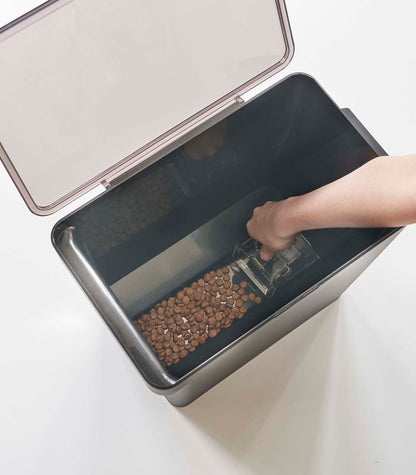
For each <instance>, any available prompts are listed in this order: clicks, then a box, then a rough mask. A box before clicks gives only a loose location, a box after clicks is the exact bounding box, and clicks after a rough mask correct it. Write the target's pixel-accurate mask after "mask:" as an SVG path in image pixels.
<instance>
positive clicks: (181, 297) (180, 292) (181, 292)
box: [176, 290, 185, 300]
mask: <svg viewBox="0 0 416 475" xmlns="http://www.w3.org/2000/svg"><path fill="white" fill-rule="evenodd" d="M176 296H177V297H178V299H179V300H182V299H183V298H184V296H185V293H184V292H183V290H180V291H179V292H178V293H177V294H176Z"/></svg>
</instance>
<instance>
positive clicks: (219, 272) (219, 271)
mask: <svg viewBox="0 0 416 475" xmlns="http://www.w3.org/2000/svg"><path fill="white" fill-rule="evenodd" d="M216 274H217V276H218V277H221V276H222V275H223V271H222V269H218V270H217V272H216Z"/></svg>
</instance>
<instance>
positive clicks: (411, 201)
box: [285, 155, 416, 233]
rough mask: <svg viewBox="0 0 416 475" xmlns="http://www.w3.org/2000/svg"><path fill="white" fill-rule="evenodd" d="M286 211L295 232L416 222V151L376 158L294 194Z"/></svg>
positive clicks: (290, 225) (391, 225)
mask: <svg viewBox="0 0 416 475" xmlns="http://www.w3.org/2000/svg"><path fill="white" fill-rule="evenodd" d="M285 214H286V216H287V222H288V226H289V228H290V232H292V231H293V232H294V233H297V232H300V231H303V230H307V229H318V228H329V227H380V226H383V227H384V226H386V227H394V226H401V225H406V224H410V223H413V222H416V155H408V156H403V157H378V158H375V159H374V160H371V161H370V162H368V163H367V164H365V165H363V166H362V167H360V168H359V169H357V170H355V171H354V172H352V173H350V174H348V175H346V176H345V177H343V178H341V179H339V180H337V181H335V182H333V183H330V184H328V185H326V186H323V187H322V188H319V189H317V190H315V191H312V192H311V193H307V194H305V195H302V196H298V197H294V198H290V199H289V200H287V202H286V209H285Z"/></svg>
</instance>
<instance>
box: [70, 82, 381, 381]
mask: <svg viewBox="0 0 416 475" xmlns="http://www.w3.org/2000/svg"><path fill="white" fill-rule="evenodd" d="M375 156H376V153H375V152H374V151H373V150H372V149H371V147H370V146H369V145H368V144H367V143H366V142H365V140H364V139H363V138H362V137H361V136H360V135H359V133H358V132H357V131H356V130H355V129H354V128H353V127H352V126H351V124H350V123H349V122H348V120H347V119H346V118H345V117H344V115H343V114H342V112H341V111H340V110H339V109H338V108H337V107H336V106H335V105H334V104H333V103H332V102H331V100H330V99H329V98H328V97H327V96H326V94H325V93H324V92H323V91H322V90H321V89H320V88H319V86H317V84H316V83H315V82H314V81H313V80H312V79H310V78H309V77H306V76H303V75H296V76H292V77H290V78H288V79H287V80H285V81H283V82H282V83H281V84H279V85H277V86H276V87H275V88H273V89H272V90H270V91H269V92H268V93H266V94H264V95H263V96H261V97H260V98H258V99H256V100H255V101H254V102H252V103H250V104H248V105H246V106H245V107H244V108H242V109H241V110H240V111H238V112H236V113H234V114H233V115H232V116H230V117H229V118H227V119H226V120H225V121H222V122H221V123H219V124H217V125H216V126H214V127H213V128H211V129H210V130H208V131H207V132H205V133H204V134H202V135H200V136H198V137H197V138H195V139H194V140H192V141H191V142H188V144H186V145H185V146H184V147H181V148H180V149H178V150H176V151H175V152H173V153H171V154H170V155H168V156H167V157H165V158H164V159H162V160H160V161H159V162H158V163H156V164H155V165H152V166H151V167H150V168H148V169H147V170H146V171H144V172H142V173H140V174H139V175H138V176H135V177H133V178H131V179H130V180H128V181H127V182H125V183H124V184H122V185H120V186H118V187H117V188H116V189H114V190H112V191H110V192H108V193H107V194H106V195H105V196H103V197H101V198H99V199H98V200H96V201H95V202H94V203H92V204H90V205H89V206H87V207H85V208H84V209H82V210H80V211H78V212H77V213H76V214H74V215H72V216H70V217H69V218H68V219H67V220H66V222H65V223H64V224H66V225H72V226H75V228H76V229H77V230H78V233H79V236H81V241H82V242H81V243H80V244H81V245H82V247H83V249H84V250H85V253H86V255H87V256H88V257H89V259H90V260H91V261H92V262H93V264H94V266H95V268H96V269H97V270H98V272H99V273H100V274H101V276H102V278H103V279H104V281H105V282H106V283H107V284H108V285H109V286H113V284H116V285H115V286H113V287H112V288H113V290H114V288H116V287H117V285H118V286H119V287H120V285H121V286H123V285H124V284H123V283H122V284H120V280H121V279H123V278H124V277H125V276H126V275H128V274H129V273H132V272H133V273H134V271H135V270H136V269H138V268H143V269H145V267H142V266H144V265H145V264H146V263H149V261H150V260H151V259H153V258H155V257H156V256H160V254H161V253H162V252H164V255H165V256H169V253H170V252H174V251H173V250H172V249H178V245H177V243H178V242H179V241H180V240H182V239H184V238H186V237H187V236H188V235H190V234H191V233H194V232H195V231H196V230H198V229H199V228H200V227H201V226H203V225H204V224H206V223H208V222H209V221H211V220H213V219H214V218H215V217H216V216H218V215H220V214H221V213H224V212H225V211H226V210H228V209H229V208H231V207H232V206H233V205H235V204H236V203H238V202H240V201H242V200H244V199H245V198H246V197H247V196H249V195H251V194H253V193H254V194H255V193H258V190H266V195H264V194H261V200H264V201H266V200H268V199H271V200H275V199H281V198H286V197H288V196H291V195H298V194H302V193H306V192H308V191H310V190H313V189H315V188H317V187H319V186H322V185H324V184H326V183H329V182H331V181H333V180H335V179H337V178H339V177H341V176H343V175H345V174H347V173H349V172H350V171H352V170H354V169H355V168H357V167H359V166H360V165H362V164H363V163H365V162H366V161H368V160H370V159H371V158H373V157H375ZM267 190H268V191H267ZM259 204H260V203H259ZM235 209H236V210H238V211H236V213H237V215H235V216H233V218H232V219H230V220H229V224H228V226H229V227H230V229H229V230H228V231H229V232H227V233H225V234H224V237H223V238H221V239H222V241H221V246H218V249H219V250H218V255H215V249H214V251H213V250H212V249H211V250H210V251H212V256H211V257H210V261H209V262H208V263H207V262H206V261H203V262H204V264H203V267H201V268H200V269H198V270H197V271H196V272H193V274H192V277H195V274H196V276H197V275H198V274H199V273H201V274H204V272H206V270H207V269H210V268H215V267H216V266H217V265H223V264H227V263H228V262H229V261H230V259H231V253H232V250H233V247H234V245H235V244H237V243H236V242H233V241H232V240H233V239H234V237H235V236H239V237H238V239H239V238H240V237H241V238H242V239H243V238H244V239H245V238H246V237H247V234H246V232H245V223H246V221H247V219H249V217H250V213H251V208H250V209H245V210H244V211H241V208H239V207H238V206H237V207H235ZM231 228H232V229H231ZM210 232H211V233H212V231H210ZM216 232H220V231H216ZM388 232H389V230H388V229H332V230H318V231H312V232H306V233H305V237H306V238H307V239H308V240H309V241H310V243H311V244H312V246H313V248H314V250H315V251H316V252H317V253H318V255H319V257H320V259H319V260H318V261H317V262H315V263H314V264H313V265H311V266H310V267H309V268H307V269H306V270H305V271H304V272H302V273H301V275H299V276H297V277H296V279H293V280H290V281H288V282H286V283H285V284H284V285H283V286H282V287H281V288H280V289H279V291H278V292H276V294H275V295H274V296H273V298H271V299H265V300H264V301H263V303H262V304H261V305H258V306H256V307H255V308H253V310H250V311H249V312H247V314H246V315H245V316H244V318H243V319H241V320H238V321H235V322H234V323H233V325H232V326H231V327H230V328H227V329H224V330H222V331H221V332H220V334H219V335H218V336H217V337H215V338H214V339H212V340H208V342H207V343H205V344H204V345H201V346H199V347H198V348H197V350H196V351H194V352H193V353H191V354H190V356H188V357H187V358H185V359H184V360H182V361H181V362H180V363H178V364H176V365H175V366H172V367H171V368H170V371H171V372H172V373H173V374H175V375H177V376H181V375H183V374H186V373H187V372H188V371H189V370H190V369H192V368H194V367H195V366H197V365H198V364H200V363H201V362H203V361H204V360H205V359H206V358H208V357H210V356H211V355H213V354H215V353H216V352H217V351H218V350H219V349H221V348H223V347H224V346H225V345H227V344H229V343H230V342H232V341H233V340H234V339H235V338H237V337H239V336H241V335H243V334H244V333H245V332H246V331H247V330H249V329H250V328H252V327H253V326H255V325H256V324H258V323H259V322H261V321H262V320H264V319H265V318H267V316H269V315H270V314H272V313H274V312H275V311H276V310H278V309H279V308H281V307H282V306H284V305H285V304H287V303H288V302H290V301H291V300H293V299H294V298H296V297H297V296H298V295H299V294H301V293H302V292H304V291H305V290H307V289H308V288H310V287H311V286H313V285H314V284H316V283H317V282H319V281H320V280H322V279H324V278H325V277H326V276H328V275H329V274H330V273H332V272H333V271H335V270H336V269H338V268H339V267H340V266H342V265H343V264H345V263H346V262H347V261H348V260H350V259H352V258H353V257H354V256H356V255H357V254H359V253H360V252H362V251H363V250H365V249H367V248H368V247H369V246H371V245H372V244H374V243H375V242H377V241H378V240H379V239H381V238H382V237H383V236H385V235H387V233H388ZM233 236H234V237H233ZM217 237H218V236H217ZM227 240H229V242H228V241H227ZM186 242H188V241H185V243H186ZM189 242H191V241H189ZM193 242H195V240H193ZM198 245H199V248H200V249H204V246H203V245H202V246H201V245H200V243H199V244H198ZM175 246H176V247H175ZM171 250H172V251H171ZM175 252H177V251H175ZM181 252H185V255H186V247H185V251H184V250H183V249H182V251H181ZM189 252H190V253H191V249H190V251H189ZM166 259H169V258H166ZM183 260H185V261H186V258H184V259H182V261H183ZM172 262H174V259H172ZM201 262H202V261H201ZM201 266H202V264H201ZM179 267H180V266H179ZM149 272H150V271H149ZM173 272H174V270H173ZM163 275H164V274H163V272H160V279H163V278H164V277H163ZM149 278H150V279H151V281H150V282H145V280H146V273H144V274H143V273H142V274H141V276H140V278H139V280H137V281H136V283H137V287H136V288H137V289H138V288H139V287H141V284H142V285H143V286H144V287H145V286H146V285H147V286H149V285H150V287H157V286H158V285H160V284H161V282H158V281H157V279H158V272H157V270H156V271H155V270H154V269H153V271H152V274H151V277H150V273H149ZM185 280H186V279H185ZM185 283H186V282H185V281H181V282H178V283H177V285H175V287H172V288H171V289H170V291H171V292H173V291H175V290H176V289H177V288H180V287H182V286H183V285H184V284H185ZM129 285H130V287H129V290H128V293H132V294H134V292H135V288H134V285H133V286H131V283H130V284H129ZM172 285H173V284H172ZM139 293H140V292H139V291H138V290H137V294H139ZM116 296H117V293H116ZM134 298H135V296H134V295H131V299H132V300H134ZM154 303H156V302H154ZM132 308H134V306H133V307H132ZM127 311H129V309H127ZM130 316H131V318H132V319H135V318H137V317H138V316H139V315H136V314H134V312H133V313H132V312H131V311H130Z"/></svg>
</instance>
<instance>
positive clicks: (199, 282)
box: [198, 279, 205, 287]
mask: <svg viewBox="0 0 416 475" xmlns="http://www.w3.org/2000/svg"><path fill="white" fill-rule="evenodd" d="M198 285H199V286H200V287H203V286H204V285H205V282H204V279H199V280H198Z"/></svg>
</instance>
